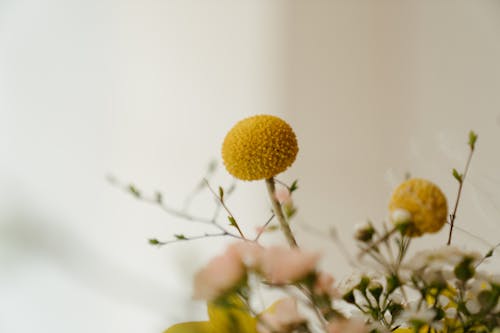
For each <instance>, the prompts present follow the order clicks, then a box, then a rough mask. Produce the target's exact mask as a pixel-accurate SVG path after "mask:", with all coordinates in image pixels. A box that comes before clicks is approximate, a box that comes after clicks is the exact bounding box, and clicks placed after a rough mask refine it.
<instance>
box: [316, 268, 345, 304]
mask: <svg viewBox="0 0 500 333" xmlns="http://www.w3.org/2000/svg"><path fill="white" fill-rule="evenodd" d="M334 282H335V280H334V279H333V276H331V275H330V274H328V273H325V272H318V273H317V275H316V281H315V282H314V287H313V288H314V289H313V291H314V293H315V294H316V295H328V296H330V297H333V298H339V297H340V292H339V291H338V290H337V289H336V288H334V287H333V283H334Z"/></svg>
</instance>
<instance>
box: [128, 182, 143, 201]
mask: <svg viewBox="0 0 500 333" xmlns="http://www.w3.org/2000/svg"><path fill="white" fill-rule="evenodd" d="M128 191H129V192H130V193H131V194H132V195H133V196H134V197H136V198H140V197H141V192H139V190H138V189H137V188H136V187H135V186H134V185H132V184H130V185H129V186H128Z"/></svg>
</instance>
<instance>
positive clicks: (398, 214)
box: [391, 208, 411, 225]
mask: <svg viewBox="0 0 500 333" xmlns="http://www.w3.org/2000/svg"><path fill="white" fill-rule="evenodd" d="M391 220H392V222H394V224H396V225H398V224H400V223H406V222H410V221H411V213H410V212H409V211H407V210H406V209H401V208H398V209H394V210H393V211H392V213H391Z"/></svg>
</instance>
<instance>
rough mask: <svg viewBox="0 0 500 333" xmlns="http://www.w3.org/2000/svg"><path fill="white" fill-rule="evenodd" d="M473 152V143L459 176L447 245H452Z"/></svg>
mask: <svg viewBox="0 0 500 333" xmlns="http://www.w3.org/2000/svg"><path fill="white" fill-rule="evenodd" d="M473 154H474V145H473V144H472V145H471V146H470V151H469V156H468V157H467V162H466V164H465V169H464V173H463V174H462V175H461V176H460V177H459V182H458V192H457V199H456V200H455V207H454V208H453V213H451V215H450V232H449V234H448V242H447V243H446V245H451V236H452V234H453V227H454V226H455V218H456V217H457V209H458V203H459V202H460V195H461V194H462V187H463V186H464V181H465V177H466V176H467V171H469V165H470V161H471V159H472V155H473Z"/></svg>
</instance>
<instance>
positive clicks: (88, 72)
mask: <svg viewBox="0 0 500 333" xmlns="http://www.w3.org/2000/svg"><path fill="white" fill-rule="evenodd" d="M281 7H282V4H281V2H279V1H273V2H269V1H255V0H252V1H242V2H239V3H236V2H234V1H229V0H228V1H187V0H181V1H142V0H141V1H102V0H99V1H93V0H90V1H89V0H70V1H67V0H64V1H62V0H60V1H58V0H46V1H28V0H27V1H18V0H15V1H2V2H0V137H1V140H0V154H1V155H0V165H1V167H0V196H1V200H0V205H1V209H0V248H1V249H0V271H1V273H0V294H1V295H2V296H1V297H0V331H2V332H30V331H37V332H138V331H141V332H151V333H153V332H161V331H162V330H163V329H165V328H166V327H167V326H168V325H169V324H172V323H174V322H177V321H181V320H187V319H193V316H194V317H200V316H204V315H205V314H204V308H203V304H200V303H192V302H191V301H190V297H191V278H192V275H193V272H194V271H195V270H197V269H198V268H199V267H200V266H201V265H202V263H203V262H204V261H206V260H207V259H208V258H209V257H211V256H212V255H214V254H215V253H216V252H217V249H220V248H221V247H222V244H221V240H217V239H213V240H212V239H211V240H207V241H200V242H198V243H196V244H195V243H190V244H179V245H173V246H170V247H167V248H164V249H161V250H158V249H155V248H153V247H151V246H150V245H148V244H147V239H148V238H151V237H157V238H158V239H171V238H172V235H173V234H174V233H180V232H185V233H186V234H187V235H198V234H201V233H203V231H205V230H206V231H214V230H210V229H206V228H204V229H203V228H202V226H200V225H190V224H186V223H185V222H184V221H181V220H178V219H174V218H170V217H169V216H167V215H165V214H163V213H162V212H160V211H159V210H158V209H157V208H155V207H153V206H150V205H147V204H143V203H139V202H137V201H135V200H134V199H133V198H132V197H131V196H129V195H126V194H125V193H122V192H121V191H119V190H117V189H116V188H113V187H112V186H110V185H109V184H108V183H107V181H106V178H105V177H106V175H107V174H108V173H112V174H113V175H115V176H116V177H118V178H119V179H121V180H122V181H132V182H134V183H135V184H136V185H137V186H139V187H142V188H143V189H144V190H145V191H148V192H152V191H154V190H157V189H159V190H163V191H164V197H165V201H167V202H169V203H170V204H171V205H173V206H178V207H180V206H181V205H182V203H183V199H184V197H185V196H186V195H187V194H188V193H189V192H190V191H191V189H192V188H193V187H194V186H195V185H196V184H197V183H198V182H199V180H200V179H201V177H203V175H204V173H205V169H206V167H207V164H208V163H209V162H210V160H212V159H214V158H215V159H218V158H219V151H220V145H221V142H222V139H223V138H224V135H225V132H226V131H227V130H228V129H229V128H230V127H231V126H232V124H233V123H234V122H236V121H237V120H239V119H240V118H243V117H245V116H248V115H252V114H254V113H274V114H279V113H281V112H282V111H283V100H284V98H283V89H284V83H283V82H284V79H283V77H284V74H283V60H282V59H283V58H284V54H283V52H284V47H283V40H284V38H283V36H282V35H283V29H284V27H285V25H284V24H283V22H282V21H283V14H282V13H283V11H282V10H281ZM219 174H220V175H221V176H220V177H219V179H218V181H220V183H221V184H222V185H226V186H227V185H229V184H230V183H231V179H230V178H229V177H228V176H226V174H225V172H223V171H222V170H221V172H220V173H219ZM215 185H217V183H215V184H214V186H215ZM259 191H261V192H262V193H265V188H264V187H263V186H262V188H261V187H260V186H257V185H256V184H253V185H249V186H244V187H242V188H241V190H240V189H239V190H238V198H240V200H238V201H234V202H232V205H233V206H234V209H235V211H236V212H237V213H238V215H237V216H242V220H243V221H245V222H246V229H248V230H252V231H253V228H254V226H255V225H257V224H258V223H260V222H261V215H263V216H265V215H267V209H266V210H261V211H262V213H253V211H257V210H258V209H256V208H257V207H265V205H266V201H265V197H263V198H262V199H261V200H260V201H259V200H253V198H255V197H256V196H257V195H256V193H258V192H259ZM250 199H252V200H250ZM212 206H213V200H212V198H211V196H210V195H209V194H208V193H205V194H204V195H203V196H202V197H201V198H200V200H199V202H198V203H197V207H198V209H200V211H198V213H199V214H198V215H203V214H210V215H209V216H211V214H212V210H211V207H212ZM238 207H241V209H238ZM236 212H235V214H237V213H236ZM226 241H228V240H226ZM201 247H204V249H203V251H202V250H201ZM207 247H210V248H211V250H210V251H207V250H206V248H207Z"/></svg>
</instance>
